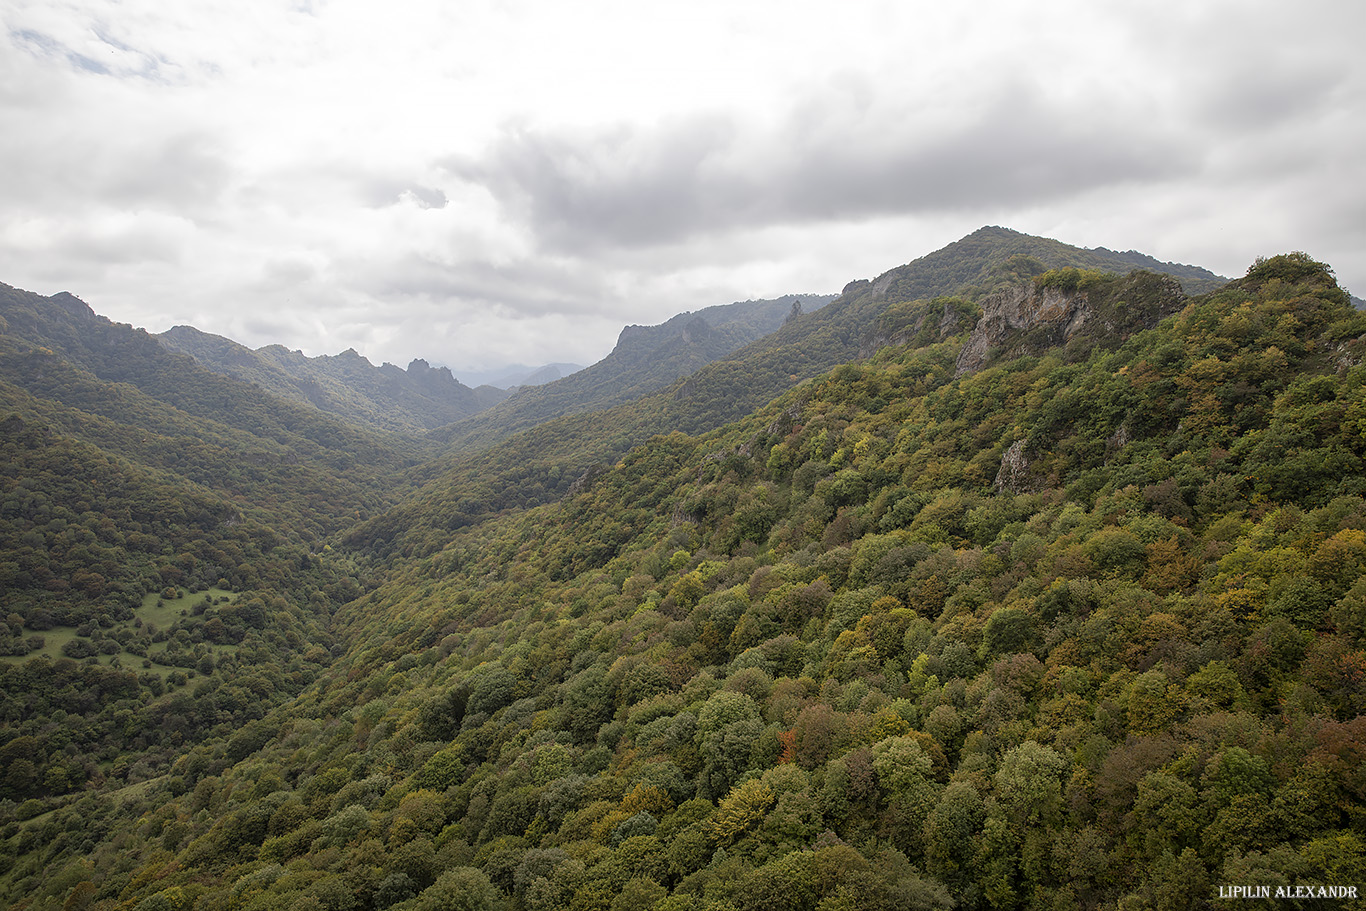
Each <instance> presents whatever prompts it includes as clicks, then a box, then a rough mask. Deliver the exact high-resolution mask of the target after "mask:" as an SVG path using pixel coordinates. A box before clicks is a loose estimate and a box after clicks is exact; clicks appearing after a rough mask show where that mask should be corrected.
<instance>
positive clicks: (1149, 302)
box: [955, 272, 1186, 376]
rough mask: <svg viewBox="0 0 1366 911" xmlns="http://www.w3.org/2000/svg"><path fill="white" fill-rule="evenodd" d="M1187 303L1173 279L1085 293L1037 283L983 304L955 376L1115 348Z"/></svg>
mask: <svg viewBox="0 0 1366 911" xmlns="http://www.w3.org/2000/svg"><path fill="white" fill-rule="evenodd" d="M1185 303H1186V295H1185V293H1184V292H1182V290H1181V285H1180V283H1179V282H1177V280H1176V279H1174V278H1172V277H1171V276H1168V275H1159V274H1157V273H1153V272H1131V273H1130V274H1128V275H1125V276H1114V277H1108V278H1103V279H1098V280H1096V281H1095V282H1094V283H1093V285H1092V287H1090V288H1088V289H1087V290H1080V289H1075V290H1074V289H1069V288H1065V287H1057V286H1053V285H1043V286H1040V285H1039V284H1038V283H1036V282H1024V283H1021V284H1015V285H1010V286H1007V287H1005V288H1003V289H1001V290H999V291H996V292H994V293H992V294H990V295H988V296H987V297H986V298H984V299H983V300H982V314H981V316H980V317H979V318H978V320H977V325H976V326H975V327H974V328H973V330H972V335H971V336H970V337H969V338H968V340H967V342H966V343H965V344H964V345H963V348H962V350H961V351H960V352H959V354H958V363H957V369H956V372H955V375H956V376H962V375H964V374H966V373H974V372H976V371H977V370H980V369H982V367H983V366H985V365H986V363H987V362H988V360H991V359H992V358H994V357H995V356H996V355H997V354H1010V355H1021V354H1042V353H1044V352H1045V351H1048V350H1049V349H1051V348H1058V347H1062V346H1069V347H1074V345H1072V344H1070V343H1083V342H1084V343H1085V344H1086V345H1089V346H1092V347H1095V346H1099V347H1103V348H1109V347H1117V346H1118V345H1120V344H1123V342H1124V340H1125V339H1127V338H1128V337H1129V336H1130V335H1133V334H1134V333H1135V332H1139V331H1142V330H1144V329H1151V328H1153V327H1154V326H1156V325H1157V324H1158V322H1159V321H1160V320H1161V319H1162V318H1163V317H1166V316H1170V315H1171V314H1173V313H1175V312H1177V311H1178V310H1180V309H1181V308H1182V307H1183V306H1184V305H1185Z"/></svg>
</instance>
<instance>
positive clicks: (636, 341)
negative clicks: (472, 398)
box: [432, 294, 834, 448]
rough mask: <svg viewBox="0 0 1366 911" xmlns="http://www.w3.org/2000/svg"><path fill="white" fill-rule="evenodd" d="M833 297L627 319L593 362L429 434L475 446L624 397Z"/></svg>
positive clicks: (655, 386) (795, 297) (657, 385)
mask: <svg viewBox="0 0 1366 911" xmlns="http://www.w3.org/2000/svg"><path fill="white" fill-rule="evenodd" d="M832 300H834V295H833V294H788V295H784V296H783V297H778V298H774V299H771V300H751V301H741V302H737V303H733V304H724V305H721V306H717V307H707V308H706V309H703V310H698V311H696V312H692V313H680V314H678V315H677V316H675V317H673V318H672V319H670V320H668V321H666V322H664V323H661V324H660V325H658V326H627V327H626V328H624V329H622V330H621V335H620V336H619V337H618V338H617V344H616V347H615V348H613V349H612V353H611V354H609V355H607V357H605V358H603V359H602V360H600V361H598V362H597V363H596V364H594V365H593V366H591V367H587V368H584V369H583V370H580V371H579V372H577V373H575V374H573V375H571V376H567V377H564V378H563V379H559V380H556V381H554V382H551V383H546V384H544V385H538V386H533V387H530V388H526V387H524V388H522V389H519V390H517V391H516V392H515V393H514V394H513V395H512V396H510V397H509V398H508V399H507V400H506V401H504V402H501V403H500V404H499V405H498V406H497V407H494V408H491V409H490V410H489V411H487V412H483V413H481V414H479V415H476V416H474V417H472V418H469V419H466V420H463V421H461V422H460V423H457V424H453V426H451V427H447V428H443V429H441V430H438V431H435V432H434V433H433V434H432V436H433V438H434V439H437V440H441V441H444V442H450V443H454V444H456V446H457V448H470V447H477V446H480V445H485V444H488V443H490V442H495V441H497V440H500V439H505V438H506V437H507V436H509V435H510V434H513V433H516V432H517V431H519V430H525V429H527V428H529V427H534V426H536V425H537V424H541V423H544V422H545V421H547V420H551V419H553V418H557V417H562V416H565V415H570V414H576V413H579V412H584V411H598V410H601V409H603V408H610V407H612V406H613V405H620V404H623V403H625V402H629V401H631V400H633V399H637V398H639V397H640V396H642V395H648V394H649V393H652V392H657V391H659V390H660V389H663V388H664V387H665V386H668V385H669V384H670V383H672V382H674V381H675V380H677V379H678V378H679V377H683V376H687V375H688V374H690V373H692V372H693V371H695V370H697V369H699V368H701V367H704V366H706V365H707V364H710V363H712V362H714V361H716V360H718V359H720V358H722V357H725V356H726V355H729V354H731V353H732V352H734V351H736V350H738V349H740V348H743V347H744V346H745V345H748V344H750V343H751V342H754V341H757V340H758V339H761V338H763V337H764V336H766V335H769V334H770V333H772V332H775V331H777V330H778V329H780V328H782V327H783V325H784V324H785V323H786V322H788V321H789V320H790V319H791V318H792V317H793V315H794V314H801V313H803V312H806V313H809V312H812V311H815V310H819V309H820V308H821V307H823V306H825V305H826V304H828V303H829V302H830V301H832Z"/></svg>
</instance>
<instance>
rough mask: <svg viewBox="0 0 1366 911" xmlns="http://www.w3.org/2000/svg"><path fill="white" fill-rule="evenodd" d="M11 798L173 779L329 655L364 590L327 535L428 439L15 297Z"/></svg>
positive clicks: (10, 469) (8, 722) (8, 395)
mask: <svg viewBox="0 0 1366 911" xmlns="http://www.w3.org/2000/svg"><path fill="white" fill-rule="evenodd" d="M0 333H3V334H0V451H3V458H2V459H0V616H3V617H4V624H5V625H4V626H3V627H0V654H2V655H3V657H0V693H2V694H3V696H0V718H3V725H4V727H3V731H4V734H3V741H4V742H3V745H0V749H4V750H5V751H6V753H5V756H6V760H5V763H4V772H3V775H0V803H3V804H4V805H5V806H7V807H8V808H9V810H8V811H7V812H9V813H10V814H11V818H12V815H13V813H14V807H15V806H16V805H19V804H22V803H23V802H24V801H45V800H58V801H61V800H69V799H70V796H71V795H77V794H80V793H82V792H84V791H86V790H88V789H94V790H99V789H102V788H104V787H106V786H108V785H109V784H110V783H112V782H117V783H118V784H127V783H130V782H137V781H142V780H144V779H146V778H148V777H151V776H154V775H158V774H163V773H164V772H165V770H166V768H167V767H168V766H169V764H170V762H171V761H172V760H174V759H175V758H176V757H177V756H179V755H180V754H181V752H182V751H183V750H184V749H185V748H186V745H187V744H191V743H196V742H200V741H202V740H204V739H206V738H207V739H213V738H218V737H228V736H231V735H232V734H233V733H234V732H235V731H237V730H239V729H240V727H241V726H242V725H243V724H245V723H246V722H247V721H248V720H250V719H252V718H259V717H261V716H263V715H264V714H265V712H266V711H267V710H268V709H269V708H270V706H272V705H274V704H277V703H279V702H280V701H282V700H284V699H287V698H289V697H291V696H293V695H294V694H296V693H297V692H299V690H300V689H301V688H302V687H303V686H304V685H306V684H307V683H308V682H310V681H311V680H313V679H314V677H315V676H316V674H317V673H318V672H319V671H320V670H321V669H322V668H324V667H325V666H326V665H327V664H329V663H330V660H331V654H330V649H331V648H332V647H333V645H334V644H335V643H334V640H333V638H332V636H331V633H330V626H331V613H332V611H334V610H335V609H336V608H337V607H338V606H340V605H341V604H343V603H346V602H347V601H350V600H352V599H353V598H355V597H356V596H357V595H358V594H359V593H360V592H361V586H362V585H364V584H366V576H365V573H364V571H363V569H361V568H360V567H359V566H358V565H357V563H356V561H355V558H354V557H352V556H350V555H343V554H341V553H338V552H336V551H334V550H333V549H332V548H331V547H330V546H329V545H328V543H327V542H328V541H329V540H330V539H331V538H332V537H333V536H335V535H336V534H337V533H338V532H339V531H341V530H343V529H345V528H346V527H348V526H349V525H351V524H353V523H355V522H357V521H359V520H361V519H362V518H364V517H365V516H367V515H369V514H371V513H372V512H377V511H382V510H383V509H385V508H386V507H388V506H391V505H392V504H393V503H394V502H396V501H397V500H398V499H399V498H400V497H401V495H402V492H403V490H404V489H405V488H404V483H403V480H402V477H403V472H404V471H405V470H406V469H407V468H408V467H409V466H411V465H412V464H415V463H416V462H417V461H418V460H420V459H421V458H422V456H423V449H422V446H421V444H419V443H417V442H416V441H412V440H405V439H403V438H399V437H394V436H378V435H374V434H369V433H366V432H363V431H359V430H357V429H356V428H354V427H352V426H350V425H348V424H345V423H342V422H340V421H338V420H336V419H334V418H330V417H327V416H325V415H323V414H322V413H321V412H319V411H317V410H316V409H313V408H310V407H307V406H301V405H297V404H292V403H288V402H284V401H280V400H276V399H273V398H271V397H270V396H267V395H263V394H262V393H261V391H260V390H259V389H256V388H253V387H251V386H249V385H247V384H245V383H241V382H237V381H233V380H228V379H224V378H221V377H218V376H216V375H214V374H212V373H210V372H208V371H206V370H203V369H202V368H199V367H198V366H197V365H196V364H195V363H194V362H193V361H191V360H190V359H189V358H186V357H182V356H178V355H173V354H170V353H168V352H167V351H165V350H164V349H163V348H161V346H159V345H158V344H157V343H156V341H155V340H154V339H152V338H151V337H150V336H148V335H147V334H146V333H144V332H141V331H137V330H133V329H132V328H131V327H128V326H121V325H118V324H115V323H111V322H109V321H108V320H105V319H103V318H102V317H98V316H96V315H95V314H94V313H93V312H92V311H90V309H89V308H88V307H87V306H85V305H84V304H83V303H81V302H80V301H78V300H76V299H75V298H74V297H71V296H69V295H57V296H55V297H52V298H43V297H40V296H38V295H34V294H28V293H26V292H22V291H18V290H16V289H13V288H9V287H3V288H0Z"/></svg>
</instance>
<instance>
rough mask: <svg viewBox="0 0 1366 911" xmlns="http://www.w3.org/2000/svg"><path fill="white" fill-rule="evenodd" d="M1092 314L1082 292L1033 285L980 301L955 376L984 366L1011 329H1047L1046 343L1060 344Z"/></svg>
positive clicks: (1002, 291) (1076, 330) (1024, 285)
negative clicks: (973, 326) (980, 303)
mask: <svg viewBox="0 0 1366 911" xmlns="http://www.w3.org/2000/svg"><path fill="white" fill-rule="evenodd" d="M1092 315H1093V311H1092V309H1091V307H1090V306H1089V305H1088V303H1087V300H1086V294H1085V293H1084V292H1066V291H1062V290H1059V289H1058V288H1042V289H1041V288H1037V287H1035V286H1034V284H1033V283H1028V284H1023V285H1012V286H1011V287H1009V288H1005V289H1003V290H1001V291H998V292H996V293H995V294H992V295H991V296H989V297H987V298H986V299H985V300H983V301H982V315H981V317H979V318H978V320H977V326H976V328H974V329H973V330H972V335H971V336H969V337H968V340H967V342H966V343H965V344H964V345H963V350H962V351H960V352H959V353H958V364H957V369H956V370H955V372H954V375H955V376H962V375H963V374H965V373H974V372H976V371H978V370H980V369H981V368H982V365H983V364H985V363H986V360H987V355H988V354H989V353H990V351H991V349H993V348H997V347H1000V346H1001V345H1002V344H1003V343H1004V342H1005V341H1006V339H1007V336H1008V335H1009V334H1010V333H1011V330H1017V331H1021V332H1029V331H1032V330H1035V329H1039V328H1041V327H1042V328H1045V329H1046V330H1047V333H1046V334H1047V336H1049V338H1047V339H1046V343H1049V344H1051V345H1061V344H1064V343H1065V342H1067V341H1068V340H1069V339H1071V338H1072V336H1074V335H1076V334H1077V332H1078V331H1080V330H1081V328H1082V326H1085V325H1086V323H1087V321H1088V320H1090V319H1091V317H1092Z"/></svg>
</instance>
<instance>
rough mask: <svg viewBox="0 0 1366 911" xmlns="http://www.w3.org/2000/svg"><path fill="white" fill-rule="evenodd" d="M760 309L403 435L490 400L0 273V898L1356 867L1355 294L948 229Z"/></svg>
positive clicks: (976, 887)
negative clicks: (948, 233) (916, 247)
mask: <svg viewBox="0 0 1366 911" xmlns="http://www.w3.org/2000/svg"><path fill="white" fill-rule="evenodd" d="M1135 265H1138V266H1140V267H1141V268H1139V269H1137V270H1136V271H1135V270H1131V267H1132V266H1135ZM827 300H828V302H827ZM797 302H798V301H797V300H796V299H794V298H791V297H789V298H782V299H778V300H774V301H755V302H745V303H737V304H731V305H726V306H724V307H715V308H709V309H706V310H701V311H697V312H695V313H690V314H681V315H680V316H678V317H675V318H674V319H672V320H670V321H668V322H666V323H664V324H662V325H661V326H657V327H649V328H640V327H628V328H627V329H626V330H624V331H623V332H622V334H621V337H620V339H619V340H618V344H617V347H616V349H615V350H614V351H613V353H612V354H611V355H610V356H609V357H608V358H606V359H604V360H603V361H601V362H599V363H598V364H596V365H594V366H592V367H589V368H587V369H585V370H582V371H579V372H578V373H575V374H573V375H570V376H566V377H562V378H560V379H558V380H554V381H552V382H550V383H547V384H545V385H542V386H537V387H534V388H523V389H521V390H519V391H517V392H516V393H514V394H512V395H510V396H506V397H504V398H502V400H501V401H498V402H497V404H494V405H492V406H488V407H483V408H482V410H480V411H477V412H473V411H471V412H468V413H465V414H462V415H461V416H460V417H459V418H458V419H457V420H456V421H454V422H453V423H447V424H444V425H441V424H439V423H438V422H439V421H441V420H443V419H444V418H443V416H444V415H449V414H451V413H453V412H454V411H455V410H458V409H459V408H463V407H470V408H474V407H476V406H479V405H480V403H481V402H484V401H487V398H485V399H479V398H478V396H479V395H481V394H482V395H484V396H486V397H492V396H493V393H492V392H484V393H481V392H480V390H479V389H470V388H469V387H467V386H464V385H463V384H460V383H458V382H457V381H456V379H455V378H454V377H453V376H451V374H450V373H449V371H446V370H444V369H442V368H432V367H430V366H429V365H427V364H425V363H422V362H414V363H413V364H411V365H410V366H409V367H408V368H407V369H406V370H402V369H399V368H397V367H393V366H392V365H383V366H381V367H379V368H376V367H373V366H372V365H370V364H368V362H366V361H365V360H364V359H363V358H361V357H360V356H359V355H357V354H355V353H354V352H348V353H345V354H342V355H338V356H335V357H328V358H312V359H305V358H302V356H299V355H293V354H291V353H290V352H288V351H285V350H284V349H276V348H266V349H262V350H261V351H254V352H253V351H250V350H249V349H246V348H243V347H242V346H237V345H235V344H234V343H231V342H228V341H227V340H225V339H221V338H217V337H214V336H208V335H205V334H203V333H198V332H197V331H195V330H193V329H189V328H185V327H181V328H178V329H176V330H173V331H172V332H171V333H167V334H166V335H165V336H163V337H160V338H158V337H154V336H151V335H149V334H147V333H145V332H143V331H141V330H136V329H133V328H131V327H129V326H126V325H121V324H117V323H113V322H111V321H109V320H107V319H105V318H103V317H101V316H98V315H97V314H96V313H95V312H94V311H93V310H92V309H91V308H90V307H89V306H87V305H86V304H84V303H83V302H81V301H80V300H78V299H77V298H75V297H73V296H71V295H69V294H58V295H54V296H52V297H42V296H40V295H37V294H32V293H29V292H25V291H20V290H18V289H14V288H11V287H9V286H0V452H3V456H4V457H3V459H0V616H3V619H4V624H5V625H4V626H3V627H0V651H3V653H4V654H3V655H0V769H2V770H3V771H2V772H0V900H3V901H4V902H5V903H6V904H7V906H10V907H16V908H29V909H49V908H50V909H63V911H65V909H70V911H77V909H86V911H94V909H99V911H114V909H123V908H128V909H132V911H161V909H171V911H191V909H200V908H203V909H224V911H226V909H239V908H240V909H267V908H276V907H283V908H296V907H297V908H328V909H338V911H361V909H370V908H375V909H389V908H396V909H401V911H428V909H437V908H446V907H464V908H480V909H506V911H513V909H518V911H520V909H528V911H531V909H537V911H539V909H552V908H568V909H573V911H628V909H637V908H638V909H651V911H675V909H684V908H710V909H714V911H763V909H770V908H773V909H777V908H781V909H793V908H796V909H801V911H836V909H843V908H859V909H889V911H890V909H903V908H935V909H948V908H968V909H975V908H983V909H985V908H1021V909H1023V908H1031V907H1050V908H1052V907H1079V908H1093V909H1112V908H1121V907H1123V908H1190V909H1195V908H1203V907H1208V906H1209V905H1210V904H1211V901H1212V896H1214V895H1215V894H1216V892H1215V887H1216V886H1217V884H1219V883H1231V882H1237V883H1269V884H1272V885H1273V886H1274V885H1276V884H1282V885H1285V884H1304V885H1305V886H1309V885H1311V884H1312V885H1313V886H1315V887H1318V886H1320V885H1321V886H1322V887H1323V888H1325V889H1326V888H1329V887H1333V888H1337V887H1338V886H1341V885H1343V884H1351V883H1356V882H1362V881H1364V880H1366V817H1364V816H1363V814H1362V811H1361V808H1362V807H1363V806H1366V779H1364V778H1363V773H1362V769H1363V768H1366V726H1364V725H1363V712H1366V687H1364V686H1363V683H1362V681H1363V675H1362V668H1363V667H1366V461H1363V460H1366V433H1364V432H1363V429H1364V428H1366V316H1363V314H1361V313H1359V312H1357V311H1355V310H1354V309H1353V308H1352V307H1351V305H1350V301H1349V298H1348V295H1347V294H1346V293H1345V292H1344V291H1343V290H1342V289H1341V288H1339V287H1338V286H1337V284H1336V282H1335V280H1334V278H1333V274H1332V271H1331V269H1330V268H1329V267H1328V266H1327V265H1325V264H1323V263H1320V262H1317V261H1315V260H1314V259H1313V258H1312V257H1310V256H1308V255H1305V254H1303V253H1288V254H1283V255H1279V256H1273V257H1270V258H1266V259H1257V260H1256V261H1255V262H1253V263H1252V264H1251V265H1250V268H1249V269H1248V272H1247V274H1246V275H1245V276H1243V277H1241V278H1238V279H1234V280H1232V281H1226V280H1224V279H1221V278H1219V277H1217V276H1213V275H1211V274H1209V273H1208V272H1205V271H1204V270H1201V269H1199V268H1197V267H1190V266H1180V265H1174V264H1167V263H1157V262H1155V261H1153V260H1150V259H1149V258H1146V257H1144V256H1143V255H1142V254H1137V253H1133V252H1130V253H1125V254H1116V253H1113V252H1112V251H1108V250H1104V249H1097V250H1084V249H1079V248H1076V247H1071V246H1068V245H1066V244H1063V243H1060V242H1058V241H1055V240H1050V239H1047V238H1038V237H1031V236H1028V235H1023V234H1019V233H1017V232H1013V231H1010V230H1007V229H1004V228H983V229H981V230H979V231H977V232H974V233H973V234H971V235H969V236H968V237H965V238H963V239H961V240H959V241H957V242H955V243H953V244H950V245H948V246H947V247H945V248H943V249H941V250H937V251H934V252H931V253H928V254H925V255H923V256H920V257H918V258H916V259H913V260H912V261H910V262H908V263H906V264H904V265H901V266H897V267H895V268H892V269H890V270H888V271H887V272H884V273H883V274H881V275H879V276H877V277H875V278H871V279H857V280H854V281H851V282H850V283H849V284H848V285H846V287H845V288H844V289H843V291H842V293H840V294H839V295H837V296H834V297H833V299H828V298H823V297H820V296H806V295H802V296H801V298H800V304H801V306H800V311H801V312H797V308H795V307H794V306H793V305H794V303H797ZM173 346H179V348H180V349H181V350H184V351H191V352H193V353H194V356H193V357H191V356H187V355H186V354H183V353H177V352H176V351H174V350H172V347H173ZM234 371H235V372H236V374H235V375H224V374H225V373H227V374H233V373H234ZM462 403H463V404H462ZM1325 894H1326V893H1325Z"/></svg>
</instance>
